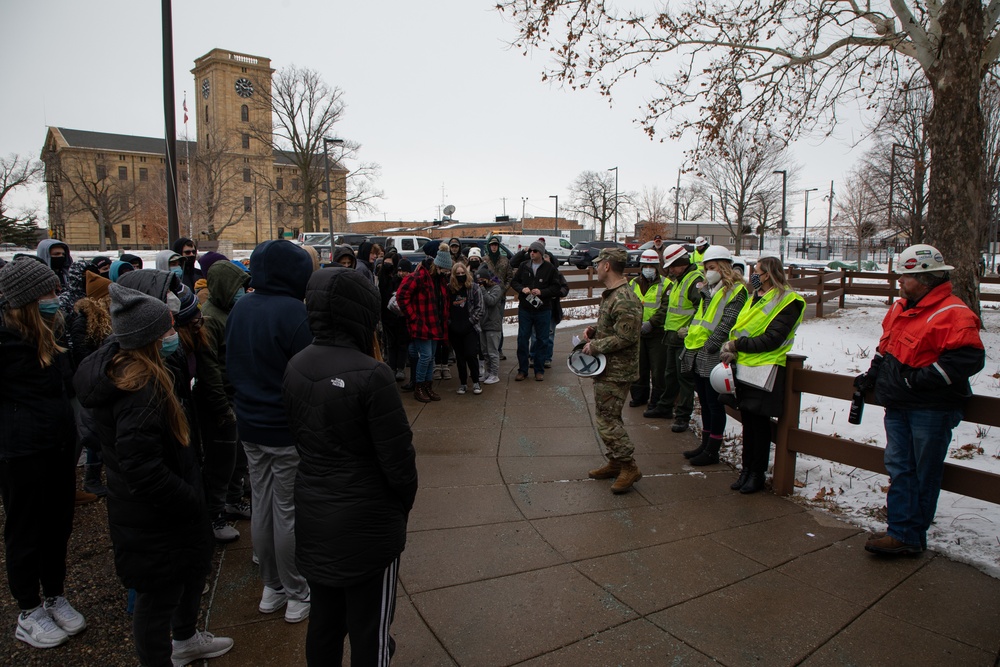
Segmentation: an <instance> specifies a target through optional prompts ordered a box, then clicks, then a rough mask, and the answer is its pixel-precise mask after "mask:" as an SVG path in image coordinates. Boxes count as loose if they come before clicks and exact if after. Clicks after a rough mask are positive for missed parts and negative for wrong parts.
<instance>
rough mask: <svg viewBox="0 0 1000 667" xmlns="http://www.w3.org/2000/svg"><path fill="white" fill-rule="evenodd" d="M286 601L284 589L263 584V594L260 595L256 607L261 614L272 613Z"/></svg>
mask: <svg viewBox="0 0 1000 667" xmlns="http://www.w3.org/2000/svg"><path fill="white" fill-rule="evenodd" d="M287 602H288V596H287V595H285V589H283V588H282V589H280V590H275V589H273V588H271V587H270V586H264V594H263V595H262V596H261V597H260V604H259V605H258V606H257V609H258V610H260V613H262V614H273V613H274V612H276V611H278V610H279V609H281V608H282V607H284V606H285V604H286V603H287Z"/></svg>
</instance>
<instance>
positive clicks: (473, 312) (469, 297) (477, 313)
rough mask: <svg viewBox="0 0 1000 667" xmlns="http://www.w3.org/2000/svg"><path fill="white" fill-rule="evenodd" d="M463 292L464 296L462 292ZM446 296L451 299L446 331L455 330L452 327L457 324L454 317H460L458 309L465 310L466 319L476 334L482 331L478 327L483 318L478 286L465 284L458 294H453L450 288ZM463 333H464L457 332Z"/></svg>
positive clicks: (481, 294)
mask: <svg viewBox="0 0 1000 667" xmlns="http://www.w3.org/2000/svg"><path fill="white" fill-rule="evenodd" d="M463 291H464V292H465V293H464V294H463V293H462V292H463ZM448 296H449V298H450V299H451V308H450V310H449V312H448V330H449V333H450V332H451V330H453V329H455V328H456V327H455V326H454V325H455V324H457V322H456V319H455V318H456V316H460V313H459V312H458V310H459V309H460V308H464V309H466V311H465V312H466V319H467V321H468V322H469V324H471V325H472V328H473V329H475V331H476V333H479V332H480V331H482V328H481V327H480V326H479V322H480V320H482V318H483V292H482V290H480V289H479V285H477V284H476V283H474V282H470V283H467V284H466V285H465V286H464V287H463V288H462V290H459V291H458V292H453V291H452V290H451V288H449V289H448ZM459 333H464V332H459Z"/></svg>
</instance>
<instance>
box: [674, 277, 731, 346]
mask: <svg viewBox="0 0 1000 667" xmlns="http://www.w3.org/2000/svg"><path fill="white" fill-rule="evenodd" d="M746 291H747V288H746V285H744V284H743V283H736V285H734V286H733V289H731V290H729V292H728V293H727V292H726V291H725V290H721V289H720V290H719V291H718V292H716V293H715V294H713V295H712V301H711V302H710V303H709V304H708V307H706V306H705V302H704V300H703V301H702V302H701V303H700V304H698V312H697V314H695V316H694V319H693V320H691V326H689V327H688V334H687V336H685V338H684V347H686V348H687V349H689V350H697V349H699V348H701V347H703V346H704V345H705V341H707V340H708V337H709V336H711V335H712V332H713V331H715V327H717V326H719V322H720V321H721V320H722V313H723V312H724V311H725V310H726V306H727V305H729V303H730V302H731V301H732V300H733V299H734V298H736V295H737V294H739V293H741V292H746Z"/></svg>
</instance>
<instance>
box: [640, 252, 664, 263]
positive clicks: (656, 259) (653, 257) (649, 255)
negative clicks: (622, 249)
mask: <svg viewBox="0 0 1000 667" xmlns="http://www.w3.org/2000/svg"><path fill="white" fill-rule="evenodd" d="M639 263H640V264H659V263H660V256H659V255H657V254H656V251H655V250H653V249H652V248H649V249H648V250H643V251H642V255H640V256H639Z"/></svg>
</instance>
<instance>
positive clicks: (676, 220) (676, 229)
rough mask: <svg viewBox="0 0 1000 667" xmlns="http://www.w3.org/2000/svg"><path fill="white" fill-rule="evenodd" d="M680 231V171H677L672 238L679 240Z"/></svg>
mask: <svg viewBox="0 0 1000 667" xmlns="http://www.w3.org/2000/svg"><path fill="white" fill-rule="evenodd" d="M680 229H681V170H680V169H678V170H677V187H676V188H674V238H675V239H680V233H681V232H680Z"/></svg>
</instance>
